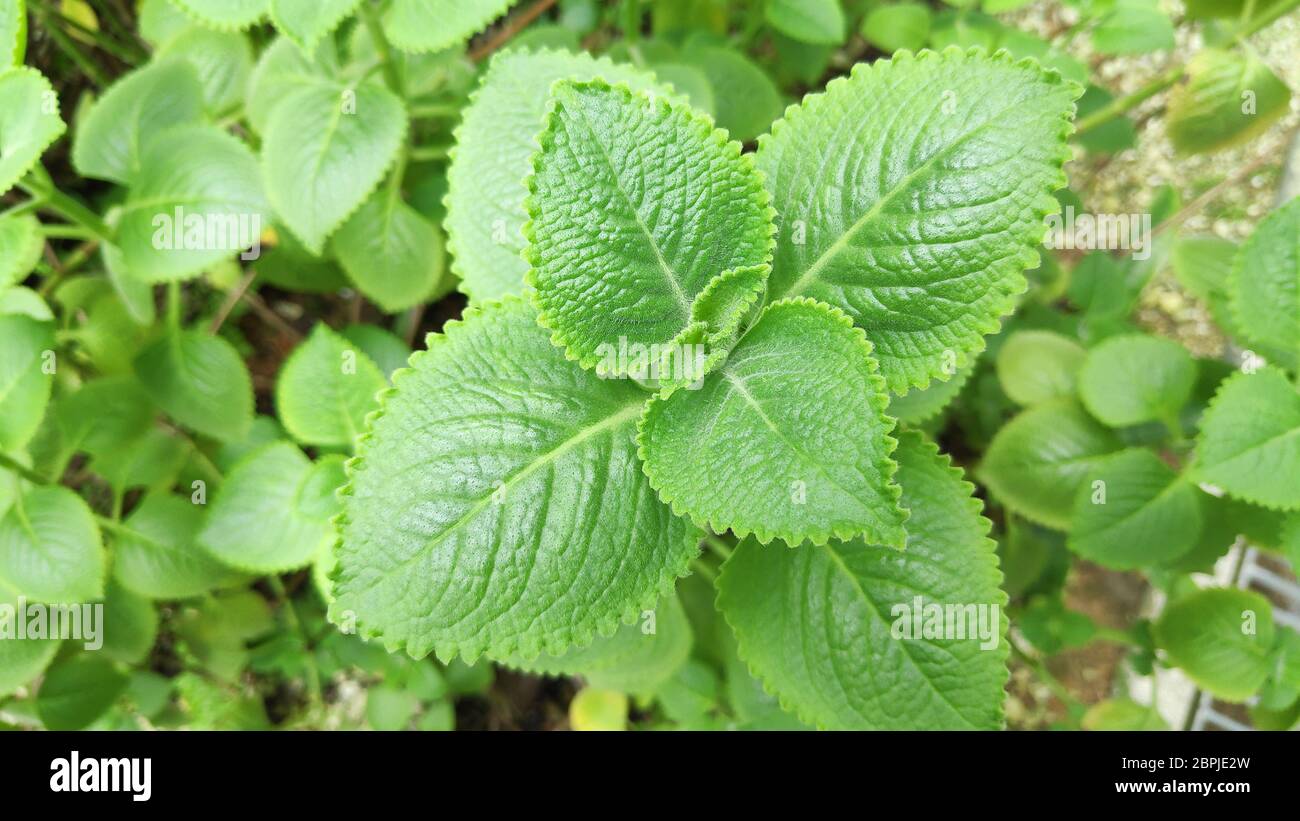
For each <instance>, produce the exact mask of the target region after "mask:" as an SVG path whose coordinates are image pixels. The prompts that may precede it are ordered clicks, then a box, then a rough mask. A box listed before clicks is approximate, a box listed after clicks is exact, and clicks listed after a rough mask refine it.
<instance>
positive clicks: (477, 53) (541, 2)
mask: <svg viewBox="0 0 1300 821" xmlns="http://www.w3.org/2000/svg"><path fill="white" fill-rule="evenodd" d="M555 2H556V0H537V2H536V3H534V4H533V5H531V6H529V7H528V9H527V10H526V11H523V12H521V13H519V14H517V15H515V16H514V17H512V18H510V20H509V21H508V22H507V23H506V24H505V25H504V26H502V27H501V30H500V31H498V32H497V33H496V34H495V35H493V36H492V37H491V39H489V40H488V41H487V42H486V43H484V44H483V45H481V46H479V47H478V48H476V49H474V50H473V51H471V52H470V54H469V59H471V60H473V61H474V62H476V63H477V62H479V61H480V60H482V59H483V58H484V57H488V56H490V55H491V54H492V53H493V52H494V51H496V50H497V49H499V48H501V47H502V46H504V45H505V44H506V43H508V42H510V41H511V40H512V39H513V38H514V36H515V35H516V34H518V33H519V32H521V31H523V30H524V29H526V28H528V26H529V25H531V24H532V22H533V21H534V20H536V19H537V18H538V17H541V16H542V14H543V13H544V12H545V11H546V10H547V9H549V8H550V7H551V6H554V5H555Z"/></svg>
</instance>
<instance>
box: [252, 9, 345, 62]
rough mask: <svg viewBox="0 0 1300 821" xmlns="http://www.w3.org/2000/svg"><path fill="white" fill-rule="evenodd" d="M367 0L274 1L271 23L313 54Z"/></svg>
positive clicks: (306, 52) (304, 49)
mask: <svg viewBox="0 0 1300 821" xmlns="http://www.w3.org/2000/svg"><path fill="white" fill-rule="evenodd" d="M362 2H363V0H271V22H272V23H274V24H275V27H276V28H277V29H279V30H280V32H281V33H282V34H284V36H285V37H288V38H289V39H290V40H292V41H293V42H294V43H295V44H296V45H297V46H298V48H300V49H302V51H303V54H305V55H307V56H308V57H310V56H311V55H313V54H315V53H316V47H317V46H318V45H320V42H321V40H323V39H325V37H326V36H327V35H329V33H330V32H332V31H334V29H336V28H338V27H339V24H341V23H342V22H343V21H344V20H346V19H347V18H348V17H349V16H350V15H351V14H352V13H353V12H354V11H356V10H357V7H358V6H360V5H361V3H362Z"/></svg>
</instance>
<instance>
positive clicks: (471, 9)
mask: <svg viewBox="0 0 1300 821" xmlns="http://www.w3.org/2000/svg"><path fill="white" fill-rule="evenodd" d="M514 3H515V0H393V2H392V4H391V6H390V7H389V9H388V13H387V14H386V15H384V33H385V34H386V35H387V36H388V39H389V40H390V41H391V42H392V44H393V45H394V46H396V47H397V48H399V49H401V50H402V51H410V52H417V53H423V52H428V51H442V50H443V49H445V48H452V47H453V46H459V45H460V44H462V43H464V42H465V41H466V40H468V39H469V38H470V37H472V36H473V35H475V34H477V33H478V32H480V31H482V30H483V29H485V28H487V25H488V23H491V22H492V21H493V20H495V19H497V18H498V17H500V16H501V15H503V14H505V13H506V9H508V8H510V6H512V5H514Z"/></svg>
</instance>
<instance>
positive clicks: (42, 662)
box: [0, 473, 59, 699]
mask: <svg viewBox="0 0 1300 821" xmlns="http://www.w3.org/2000/svg"><path fill="white" fill-rule="evenodd" d="M0 484H3V473H0ZM3 507H4V506H3V505H0V514H2V513H3ZM19 595H20V594H19V592H18V591H17V590H15V589H14V588H12V587H10V586H9V585H7V584H6V583H5V582H4V580H3V579H0V607H11V608H13V612H14V615H15V619H20V618H21V616H19V615H18V604H19V601H18V597H19ZM18 624H19V622H18V621H16V620H9V619H8V618H5V619H0V636H3V638H0V699H4V698H8V697H9V696H11V695H13V694H14V693H15V692H17V690H18V689H19V688H20V687H22V686H24V685H26V684H28V683H30V682H31V681H32V680H33V679H35V678H36V677H37V676H39V675H40V674H41V673H42V672H43V671H44V670H45V668H46V667H48V666H49V664H50V662H51V661H53V660H54V654H55V653H57V652H58V650H59V642H58V641H49V640H39V639H25V640H22V641H19V640H18V639H17V638H16V634H17V632H18ZM10 631H12V633H11V632H10Z"/></svg>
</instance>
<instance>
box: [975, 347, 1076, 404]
mask: <svg viewBox="0 0 1300 821" xmlns="http://www.w3.org/2000/svg"><path fill="white" fill-rule="evenodd" d="M1085 356H1087V352H1086V351H1084V349H1083V346H1082V345H1080V344H1079V343H1077V342H1075V341H1074V340H1073V339H1070V338H1069V337H1066V336H1062V335H1061V334H1058V333H1053V332H1052V331H1036V330H1034V331H1017V332H1016V333H1013V334H1012V335H1011V336H1009V337H1007V340H1006V341H1005V342H1004V343H1002V347H1001V348H999V349H998V356H997V371H998V382H999V383H1000V384H1001V385H1002V390H1003V391H1004V392H1005V393H1006V395H1007V396H1008V397H1010V399H1011V401H1013V402H1015V403H1016V404H1018V405H1026V406H1028V405H1037V404H1039V403H1041V402H1046V401H1048V400H1050V399H1059V398H1061V397H1065V396H1072V395H1073V394H1074V384H1075V379H1076V377H1077V375H1078V372H1079V368H1081V367H1082V366H1083V361H1084V357H1085Z"/></svg>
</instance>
